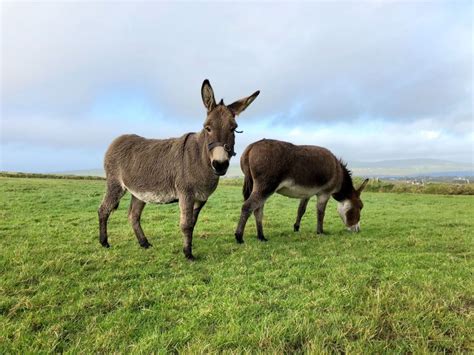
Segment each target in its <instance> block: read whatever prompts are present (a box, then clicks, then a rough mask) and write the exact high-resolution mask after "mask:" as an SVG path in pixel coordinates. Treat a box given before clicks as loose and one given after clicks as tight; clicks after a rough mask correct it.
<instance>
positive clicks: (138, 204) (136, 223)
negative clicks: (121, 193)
mask: <svg viewBox="0 0 474 355" xmlns="http://www.w3.org/2000/svg"><path fill="white" fill-rule="evenodd" d="M145 205H146V204H145V202H143V201H142V200H139V199H138V198H136V197H135V196H133V195H132V199H131V200H130V207H129V209H128V220H129V221H130V223H131V224H132V228H133V231H134V232H135V235H136V236H137V239H138V244H140V246H141V247H142V248H145V249H148V248H149V247H151V246H152V245H151V244H150V243H149V242H148V239H146V237H145V233H143V229H142V226H141V224H140V217H141V215H142V212H143V209H144V208H145Z"/></svg>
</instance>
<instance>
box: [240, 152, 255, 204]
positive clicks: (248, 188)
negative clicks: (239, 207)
mask: <svg viewBox="0 0 474 355" xmlns="http://www.w3.org/2000/svg"><path fill="white" fill-rule="evenodd" d="M249 152H250V146H249V147H247V149H245V151H244V153H243V154H242V156H241V157H240V168H241V169H242V172H243V173H244V186H243V187H242V194H243V195H244V201H245V200H247V199H248V198H249V196H250V194H251V193H252V190H253V179H252V174H251V172H250V165H249Z"/></svg>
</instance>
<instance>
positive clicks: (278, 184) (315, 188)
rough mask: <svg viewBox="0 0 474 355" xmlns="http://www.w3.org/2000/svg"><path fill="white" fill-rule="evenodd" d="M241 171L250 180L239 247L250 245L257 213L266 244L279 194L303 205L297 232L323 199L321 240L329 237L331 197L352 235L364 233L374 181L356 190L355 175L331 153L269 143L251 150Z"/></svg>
mask: <svg viewBox="0 0 474 355" xmlns="http://www.w3.org/2000/svg"><path fill="white" fill-rule="evenodd" d="M240 167H241V168H242V171H243V173H244V175H245V180H244V187H243V194H244V198H245V202H244V204H243V206H242V212H241V215H240V221H239V225H238V226H237V230H236V231H235V238H236V239H237V242H238V243H243V241H244V240H243V234H244V229H245V224H246V223H247V220H248V218H249V217H250V214H251V213H252V212H253V213H254V215H255V221H256V223H257V235H258V239H260V240H262V241H266V239H265V237H264V235H263V227H262V219H263V207H264V205H265V201H266V200H267V198H268V197H270V195H272V194H273V193H274V192H277V193H279V194H281V195H284V196H288V197H291V198H298V199H301V202H300V205H299V208H298V215H297V218H296V223H295V225H294V230H295V231H298V230H299V226H300V221H301V217H303V214H304V212H305V210H306V205H307V204H308V201H309V199H310V198H311V196H314V195H317V196H318V200H317V210H318V227H317V233H318V234H321V233H323V219H324V212H325V209H326V205H327V202H328V200H329V198H330V197H331V195H332V196H333V197H334V199H336V201H338V208H337V209H338V212H339V215H340V216H341V218H342V220H343V222H344V224H345V225H346V226H347V227H348V229H349V230H351V231H354V232H358V231H359V229H360V227H359V220H360V211H361V209H362V207H363V204H362V201H361V199H360V193H361V192H362V190H363V189H364V187H365V186H366V185H367V182H368V181H369V180H368V179H366V180H365V181H364V182H363V183H362V185H361V186H360V187H359V188H358V189H357V190H356V189H355V188H354V186H353V184H352V178H351V173H350V172H349V170H347V168H346V166H345V165H344V164H343V163H342V162H341V161H340V160H338V159H337V158H336V157H335V156H334V155H333V154H332V153H331V152H330V151H329V150H327V149H325V148H321V147H317V146H311V145H301V146H298V145H293V144H291V143H287V142H282V141H277V140H272V139H263V140H261V141H258V142H255V143H252V144H250V145H249V146H248V147H247V148H246V149H245V151H244V153H243V154H242V157H241V158H240Z"/></svg>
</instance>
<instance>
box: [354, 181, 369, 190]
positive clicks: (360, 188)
mask: <svg viewBox="0 0 474 355" xmlns="http://www.w3.org/2000/svg"><path fill="white" fill-rule="evenodd" d="M368 183H369V179H365V180H364V182H363V183H362V185H360V187H359V188H358V189H357V192H358V193H359V194H360V193H361V192H362V190H364V189H365V187H366V186H367V184H368Z"/></svg>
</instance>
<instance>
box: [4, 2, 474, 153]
mask: <svg viewBox="0 0 474 355" xmlns="http://www.w3.org/2000/svg"><path fill="white" fill-rule="evenodd" d="M1 6H2V25H1V26H2V28H1V29H2V41H1V42H2V43H1V59H2V63H1V74H2V78H1V81H2V90H1V104H2V105H1V106H2V107H1V114H2V132H1V133H2V145H5V144H8V145H9V147H12V146H13V145H15V144H26V145H28V146H30V147H31V146H32V144H35V145H36V146H40V147H56V148H60V147H64V148H65V149H66V148H67V149H74V148H77V149H79V150H80V149H83V147H84V146H88V147H90V149H92V148H93V149H96V150H101V149H104V146H106V144H107V143H108V142H109V141H110V139H112V138H113V137H114V135H118V134H120V133H125V132H134V133H138V134H141V133H144V135H147V136H151V135H155V136H156V137H167V136H169V135H180V134H181V133H184V132H186V131H191V130H197V129H200V127H201V124H202V121H203V120H204V116H205V113H204V108H203V106H202V102H201V98H200V86H201V83H202V80H203V79H204V78H209V79H210V80H211V83H212V85H213V87H214V90H215V93H216V96H217V97H218V98H220V97H224V99H225V101H226V102H227V103H230V102H232V101H233V100H236V99H239V98H241V97H243V96H247V95H249V94H251V93H252V92H254V91H255V90H257V89H260V90H261V95H260V96H259V97H258V99H257V100H256V101H255V102H254V103H253V104H252V105H251V107H249V109H248V110H247V111H246V112H244V113H243V114H242V116H241V117H240V118H239V121H240V122H242V123H241V126H242V124H244V123H245V124H249V126H250V127H252V129H253V130H254V132H255V138H257V139H258V138H259V137H261V136H262V135H271V134H273V135H274V136H277V135H278V136H279V137H281V138H286V139H292V140H295V142H303V141H304V139H305V134H306V132H307V131H309V130H313V129H316V130H322V132H325V133H326V134H327V136H328V137H329V138H328V139H326V138H325V137H324V136H318V137H313V138H318V139H322V140H323V142H324V144H330V141H331V142H334V141H338V140H340V139H339V137H338V136H337V134H339V135H340V134H341V131H340V129H344V130H347V132H346V131H344V132H343V134H342V136H343V137H344V139H343V141H345V142H348V143H347V144H345V145H339V146H338V147H340V149H342V151H341V153H342V154H345V153H346V152H352V151H354V146H352V147H351V146H349V144H363V145H364V146H370V147H371V148H370V149H367V151H366V150H365V149H360V150H359V151H360V152H361V158H360V159H359V160H363V159H372V158H373V157H374V156H375V155H376V154H375V153H374V152H373V150H372V149H375V148H374V146H375V144H374V143H373V142H374V140H375V141H377V142H378V145H379V146H385V145H386V146H387V147H390V148H393V149H394V151H392V150H390V149H382V148H380V149H376V150H377V151H378V152H379V153H380V154H379V153H377V154H378V155H379V156H380V157H381V158H383V157H382V156H381V155H382V153H384V154H387V156H395V155H396V154H399V155H410V154H424V155H430V154H431V155H433V154H434V151H435V150H436V149H435V148H431V149H427V150H423V149H421V147H419V149H418V148H417V147H418V146H420V142H432V143H435V142H442V143H443V144H446V145H449V146H448V147H446V149H447V150H446V151H450V153H449V154H448V153H446V154H445V155H446V156H447V155H449V156H456V154H454V149H460V150H459V151H458V154H457V156H463V157H469V154H471V156H472V139H471V140H469V139H470V137H472V130H473V127H472V122H473V108H472V94H473V93H472V82H473V80H472V61H473V46H472V18H471V14H472V6H473V5H472V3H471V2H470V1H458V2H452V3H446V2H363V3H357V2H344V3H329V2H314V3H311V2H303V3H272V4H271V6H269V4H268V3H265V4H258V3H215V2H212V3H207V2H199V3H196V4H194V3H179V2H178V3H171V2H138V3H133V2H82V3H80V2H4V3H2V5H1ZM421 13H422V14H423V16H420V14H421ZM257 122H260V123H257ZM267 124H268V125H269V126H267ZM374 126H377V127H379V128H380V129H381V130H382V132H378V133H377V134H374V135H373V136H369V135H367V134H366V133H364V132H362V131H361V129H371V127H374ZM262 127H266V128H265V130H262ZM323 127H324V129H323ZM410 127H423V128H419V129H418V128H416V129H418V131H417V132H418V133H417V134H408V135H407V134H406V133H405V132H407V131H408V130H409V129H410ZM354 129H355V130H356V131H358V132H359V133H358V135H357V136H358V137H365V139H367V140H370V141H361V140H358V139H356V138H354V136H352V135H351V133H349V132H351V131H354ZM280 132H288V134H286V133H285V134H280ZM298 132H299V134H298ZM385 132H390V134H392V135H393V136H388V133H387V136H386V133H385ZM420 132H421V133H420ZM422 132H425V133H422ZM430 132H431V133H430ZM433 132H439V134H438V135H437V136H436V137H434V135H435V134H434V133H433ZM252 136H253V135H252ZM380 137H384V139H386V140H387V141H386V143H384V142H382V141H380V139H381V138H380ZM430 137H432V138H430ZM449 137H452V138H449ZM239 138H241V136H239V137H238V139H239ZM316 143H317V142H316ZM469 143H470V144H469ZM412 147H413V148H412ZM470 148H471V149H470ZM338 149H339V148H338ZM344 149H345V150H344ZM433 149H435V150H433ZM451 151H452V152H451ZM362 152H363V153H362ZM394 152H395V153H394ZM466 152H467V153H466ZM10 153H11V151H10ZM364 154H365V155H364ZM439 154H444V153H442V152H439ZM2 159H4V160H6V161H7V162H8V159H9V158H8V157H4V158H2ZM458 160H459V159H458Z"/></svg>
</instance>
